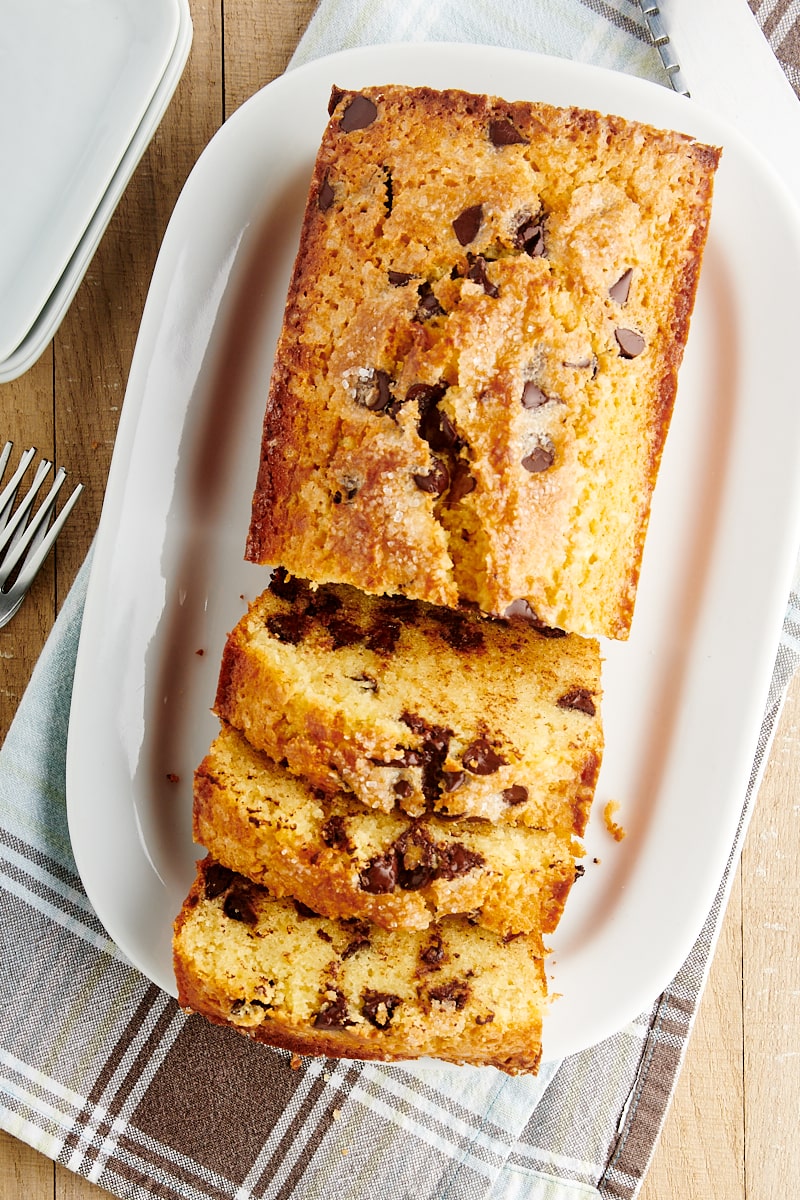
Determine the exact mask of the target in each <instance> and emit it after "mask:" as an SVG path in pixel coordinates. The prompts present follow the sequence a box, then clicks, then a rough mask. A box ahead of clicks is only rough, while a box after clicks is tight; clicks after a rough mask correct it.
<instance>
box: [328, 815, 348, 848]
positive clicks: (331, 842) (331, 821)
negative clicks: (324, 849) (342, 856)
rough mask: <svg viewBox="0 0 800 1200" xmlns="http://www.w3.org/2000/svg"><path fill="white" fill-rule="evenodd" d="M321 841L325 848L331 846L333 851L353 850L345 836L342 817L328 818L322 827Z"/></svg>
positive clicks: (345, 830)
mask: <svg viewBox="0 0 800 1200" xmlns="http://www.w3.org/2000/svg"><path fill="white" fill-rule="evenodd" d="M322 840H323V842H324V843H325V845H326V846H331V847H332V848H333V849H335V850H347V851H352V849H353V844H352V842H351V841H350V838H349V837H348V836H347V826H346V825H345V821H344V817H341V816H339V815H337V814H334V816H332V817H328V819H327V821H326V822H325V824H324V825H323V826H322Z"/></svg>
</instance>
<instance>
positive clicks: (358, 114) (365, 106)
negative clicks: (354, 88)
mask: <svg viewBox="0 0 800 1200" xmlns="http://www.w3.org/2000/svg"><path fill="white" fill-rule="evenodd" d="M377 115H378V110H377V108H376V107H375V105H374V104H373V103H372V101H371V100H369V99H368V98H367V97H366V96H354V97H353V99H352V100H351V101H350V103H349V104H348V106H347V108H346V109H345V110H344V112H343V114H342V119H341V121H340V122H339V128H340V129H341V131H342V133H353V132H354V131H355V130H356V129H366V128H367V126H368V125H371V124H372V122H373V121H374V120H375V118H376V117H377Z"/></svg>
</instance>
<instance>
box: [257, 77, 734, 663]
mask: <svg viewBox="0 0 800 1200" xmlns="http://www.w3.org/2000/svg"><path fill="white" fill-rule="evenodd" d="M330 113H331V117H330V122H329V124H328V126H327V129H326V131H325V134H324V137H323V140H322V144H321V147H320V149H319V153H318V157H317V161H316V165H315V169H314V175H313V179H312V182H311V188H310V193H309V196H308V202H307V207H306V211H305V217H304V221H303V227H302V232H301V237H300V246H299V251H298V255H297V260H296V264H295V268H294V273H293V277H292V280H291V285H290V288H289V294H288V299H287V305H286V312H285V317H284V323H283V330H282V333H281V336H280V340H279V343H278V347H277V352H276V356H275V363H274V370H273V375H272V381H271V385H270V391H269V397H268V401H267V407H266V413H265V419H264V427H263V440H262V448H261V461H260V467H259V471H258V478H257V482H256V485H255V490H254V495H253V504H252V519H251V524H250V530H249V536H248V541H247V551H246V553H247V557H248V558H249V559H250V560H251V561H253V562H259V563H266V564H270V565H274V564H277V563H280V564H282V565H284V566H285V567H286V568H287V569H288V570H289V571H290V572H291V573H292V574H295V575H301V576H305V577H308V578H311V579H313V580H315V581H316V582H319V583H324V582H340V583H349V584H353V585H355V586H357V587H358V588H360V589H362V590H364V591H367V592H371V593H375V594H402V595H406V596H409V597H415V598H418V599H421V600H425V601H428V602H431V603H433V604H437V605H442V606H447V607H457V606H458V604H459V603H460V602H468V603H472V604H476V605H478V606H479V607H480V608H481V609H482V610H483V611H485V612H487V613H492V614H497V615H500V614H503V613H505V612H506V611H507V610H508V608H509V607H510V606H514V605H516V604H517V603H518V602H520V601H525V602H527V604H528V605H529V606H530V608H531V609H532V610H533V611H534V612H535V613H536V615H537V616H538V618H539V619H540V620H542V621H543V622H545V623H546V624H547V625H550V626H556V627H559V628H563V629H566V630H568V631H571V632H577V633H581V634H584V635H586V636H607V637H612V638H623V639H624V638H626V637H627V636H628V633H629V630H630V624H631V619H632V615H633V608H634V600H635V596H636V589H637V583H638V577H639V569H640V562H641V556H642V550H643V545H644V540H645V533H646V529H647V524H648V518H649V513H650V506H651V498H652V493H653V489H654V486H655V482H656V477H657V473H658V469H659V464H660V460H661V455H662V449H663V446H664V441H665V438H666V435H667V430H668V426H669V423H670V418H671V414H672V409H673V403H674V399H675V394H676V388H677V375H678V368H679V365H680V362H681V359H682V355H683V351H684V346H685V344H686V340H687V336H688V331H689V320H690V316H691V312H692V308H693V305H694V300H695V293H696V288H697V282H698V275H699V271H700V266H701V260H702V256H703V250H704V245H705V242H706V237H707V231H708V225H709V219H710V211H711V200H712V190H713V180H714V174H715V170H716V167H717V163H718V160H719V151H718V150H717V149H715V148H713V147H709V146H706V145H703V144H701V143H699V142H697V141H696V140H694V139H693V138H691V137H688V136H685V135H683V134H681V133H676V132H672V131H669V130H661V129H656V128H653V127H651V126H648V125H644V124H641V123H638V122H635V121H629V120H624V119H622V118H620V117H616V116H605V115H601V114H599V113H597V112H593V111H587V110H584V109H579V108H556V107H552V106H549V105H547V104H542V103H528V102H507V101H505V100H502V99H498V98H496V97H492V96H485V95H471V94H467V93H465V92H460V91H454V90H449V91H434V90H433V89H431V88H426V87H416V88H415V87H399V86H387V87H372V88H366V89H364V90H363V91H362V92H360V93H354V92H352V91H342V90H339V89H334V93H333V95H332V97H331V108H330Z"/></svg>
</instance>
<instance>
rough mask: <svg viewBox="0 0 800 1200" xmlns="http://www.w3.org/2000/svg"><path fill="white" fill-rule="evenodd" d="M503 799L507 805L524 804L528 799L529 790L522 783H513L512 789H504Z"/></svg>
mask: <svg viewBox="0 0 800 1200" xmlns="http://www.w3.org/2000/svg"><path fill="white" fill-rule="evenodd" d="M503 799H504V800H505V802H506V804H510V805H512V806H513V805H514V804H524V803H525V801H526V800H527V799H528V789H527V788H526V787H523V786H522V784H521V783H512V785H511V787H507V788H503Z"/></svg>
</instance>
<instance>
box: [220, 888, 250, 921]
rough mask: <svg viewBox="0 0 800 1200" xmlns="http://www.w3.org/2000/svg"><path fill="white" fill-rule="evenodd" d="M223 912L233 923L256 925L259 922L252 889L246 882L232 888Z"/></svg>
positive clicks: (225, 901) (226, 898)
mask: <svg viewBox="0 0 800 1200" xmlns="http://www.w3.org/2000/svg"><path fill="white" fill-rule="evenodd" d="M222 910H223V912H224V913H225V916H226V917H229V918H230V920H231V921H241V922H242V924H244V925H255V924H257V922H258V913H257V912H256V910H255V907H254V905H253V897H252V893H251V889H250V887H249V885H248V884H247V883H246V882H245V881H242V883H241V884H235V885H234V886H233V887H232V888H231V890H230V891H229V892H228V894H227V896H226V897H225V900H224V902H223V905H222Z"/></svg>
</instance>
